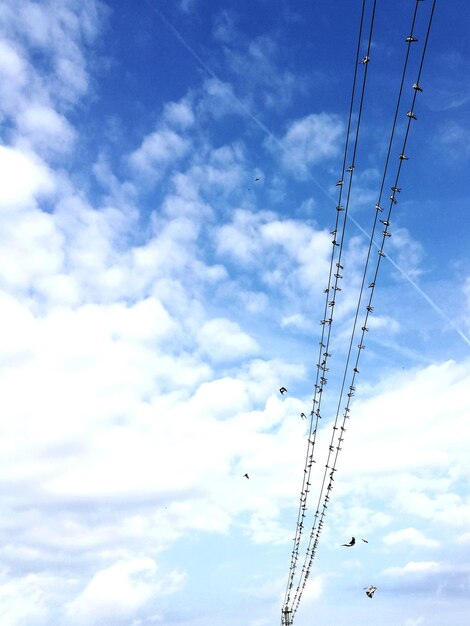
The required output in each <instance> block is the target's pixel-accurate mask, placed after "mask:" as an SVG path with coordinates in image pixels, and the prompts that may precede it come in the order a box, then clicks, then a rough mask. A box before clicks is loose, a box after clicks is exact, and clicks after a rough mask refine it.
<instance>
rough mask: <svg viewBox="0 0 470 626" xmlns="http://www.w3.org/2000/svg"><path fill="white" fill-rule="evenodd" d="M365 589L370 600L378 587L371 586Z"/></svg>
mask: <svg viewBox="0 0 470 626" xmlns="http://www.w3.org/2000/svg"><path fill="white" fill-rule="evenodd" d="M364 589H365V590H366V595H367V596H368V597H369V598H372V596H373V595H374V593H375V592H376V591H377V587H374V585H369V586H368V587H364Z"/></svg>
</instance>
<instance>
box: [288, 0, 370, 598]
mask: <svg viewBox="0 0 470 626" xmlns="http://www.w3.org/2000/svg"><path fill="white" fill-rule="evenodd" d="M365 5H366V0H363V2H362V10H361V18H360V23H359V32H358V38H357V49H356V60H355V65H354V76H353V83H352V89H351V98H350V106H349V115H348V123H347V131H346V141H345V147H344V154H343V165H342V170H341V181H343V180H344V174H345V171H346V162H347V154H348V146H349V137H350V130H351V123H352V118H353V108H354V98H355V93H356V81H357V71H358V61H359V55H360V48H361V38H362V29H363V24H364V13H365ZM342 192H343V185H340V186H339V197H338V204H337V206H338V207H340V206H341V198H342ZM339 216H340V211H339V210H338V211H337V212H336V223H335V227H334V229H333V231H331V234H332V235H333V240H332V245H333V247H332V250H331V256H330V267H329V273H328V286H327V288H326V289H325V292H326V294H327V295H326V298H325V305H324V313H323V320H322V322H323V323H322V333H321V340H320V342H319V343H320V349H319V355H318V360H317V374H316V380H315V384H314V389H315V393H314V398H313V401H312V411H311V413H310V420H309V424H310V426H309V433H308V437H307V442H308V445H307V452H306V458H305V464H304V474H303V480H302V487H301V495H300V502H299V508H298V513H297V523H296V532H295V537H294V539H293V541H294V545H293V549H292V555H291V563H290V568H289V574H288V579H287V586H286V591H285V594H284V601H283V606H284V607H286V610H288V605H289V602H290V590H291V589H292V587H293V580H294V576H295V569H296V566H297V560H298V552H299V546H300V541H301V537H302V532H303V526H304V524H303V520H304V518H305V517H306V514H305V511H306V508H307V499H308V493H309V491H310V490H309V487H310V484H311V483H310V476H311V468H312V465H313V463H314V460H313V452H314V448H315V438H316V432H317V427H318V420H319V419H320V411H319V407H318V409H317V410H315V404H317V403H319V400H318V399H317V396H318V395H320V394H321V392H322V389H323V386H324V384H326V383H325V382H324V381H325V377H324V376H321V375H320V372H322V373H323V374H324V373H325V372H326V360H327V357H328V351H327V349H326V350H325V353H324V354H323V356H325V363H324V364H323V365H322V358H321V357H322V351H323V350H324V348H325V347H326V344H324V337H325V328H326V324H327V313H328V301H329V296H328V292H329V290H330V287H331V281H332V277H333V267H334V259H335V248H336V246H337V245H338V243H337V241H336V234H337V232H338V226H339ZM340 245H342V244H340ZM336 291H337V290H335V294H336ZM314 416H315V426H314Z"/></svg>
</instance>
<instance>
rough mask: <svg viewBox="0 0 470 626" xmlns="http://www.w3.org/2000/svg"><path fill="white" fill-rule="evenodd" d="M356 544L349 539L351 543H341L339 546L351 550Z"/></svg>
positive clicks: (353, 539) (354, 540)
mask: <svg viewBox="0 0 470 626" xmlns="http://www.w3.org/2000/svg"><path fill="white" fill-rule="evenodd" d="M355 543H356V539H355V538H354V537H351V541H350V542H349V543H342V544H341V545H342V546H344V547H346V548H351V547H352V546H353V545H354V544H355Z"/></svg>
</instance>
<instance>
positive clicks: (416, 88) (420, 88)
mask: <svg viewBox="0 0 470 626" xmlns="http://www.w3.org/2000/svg"><path fill="white" fill-rule="evenodd" d="M413 89H414V90H415V91H423V89H422V87H421V85H418V83H413Z"/></svg>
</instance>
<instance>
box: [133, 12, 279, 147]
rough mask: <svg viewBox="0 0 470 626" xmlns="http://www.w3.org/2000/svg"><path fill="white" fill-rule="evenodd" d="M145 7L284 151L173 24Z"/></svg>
mask: <svg viewBox="0 0 470 626" xmlns="http://www.w3.org/2000/svg"><path fill="white" fill-rule="evenodd" d="M145 1H146V3H147V5H148V6H149V8H150V9H151V10H152V11H153V12H154V13H155V14H156V15H158V16H159V17H160V19H161V20H162V21H163V22H165V24H166V25H167V26H168V28H169V29H170V30H171V32H172V33H173V35H174V36H175V37H176V39H178V41H179V42H180V44H181V45H182V46H183V47H184V48H186V50H187V51H188V52H189V54H190V55H191V56H192V57H193V58H194V59H195V60H196V61H197V62H198V63H199V65H200V66H201V67H202V69H203V70H205V71H206V72H207V73H208V74H209V76H210V77H211V78H213V79H214V80H216V81H217V82H218V83H220V84H221V85H222V86H223V88H224V89H225V90H226V91H227V93H228V94H229V95H230V96H231V97H232V98H233V99H234V100H235V102H236V103H237V104H238V105H239V106H240V108H241V109H242V110H243V112H244V113H245V114H246V115H248V117H249V118H250V119H251V120H252V121H253V122H254V123H255V124H256V125H257V126H258V127H259V128H261V130H262V131H263V132H264V133H266V135H268V137H270V138H271V139H272V140H273V141H274V143H275V144H276V145H278V146H279V147H280V148H282V150H285V148H284V146H283V145H282V143H281V142H280V141H279V139H278V138H277V137H276V136H275V135H273V134H272V132H271V131H270V130H269V128H268V127H267V126H266V125H265V124H263V122H260V120H259V119H258V118H257V117H256V116H254V115H253V113H251V111H250V110H249V109H248V107H247V106H246V105H245V104H243V102H242V101H241V100H240V99H239V98H237V96H236V95H235V94H234V93H233V91H231V90H230V89H229V88H228V87H227V85H226V84H225V83H224V82H223V81H222V80H220V78H219V77H218V76H217V74H216V73H215V72H214V70H212V69H211V68H210V67H209V66H208V65H207V63H206V62H205V61H204V60H203V59H202V58H201V57H200V56H199V55H198V53H197V52H196V50H194V48H192V47H191V46H190V45H189V43H188V42H187V41H186V39H185V38H184V37H183V35H182V34H181V33H180V32H179V30H177V29H176V28H175V27H174V26H173V24H172V23H171V22H170V21H169V20H168V18H167V17H166V16H165V15H164V14H163V13H162V12H161V11H160V9H157V7H155V6H153V5H152V4H151V3H150V2H149V1H148V0H145Z"/></svg>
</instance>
